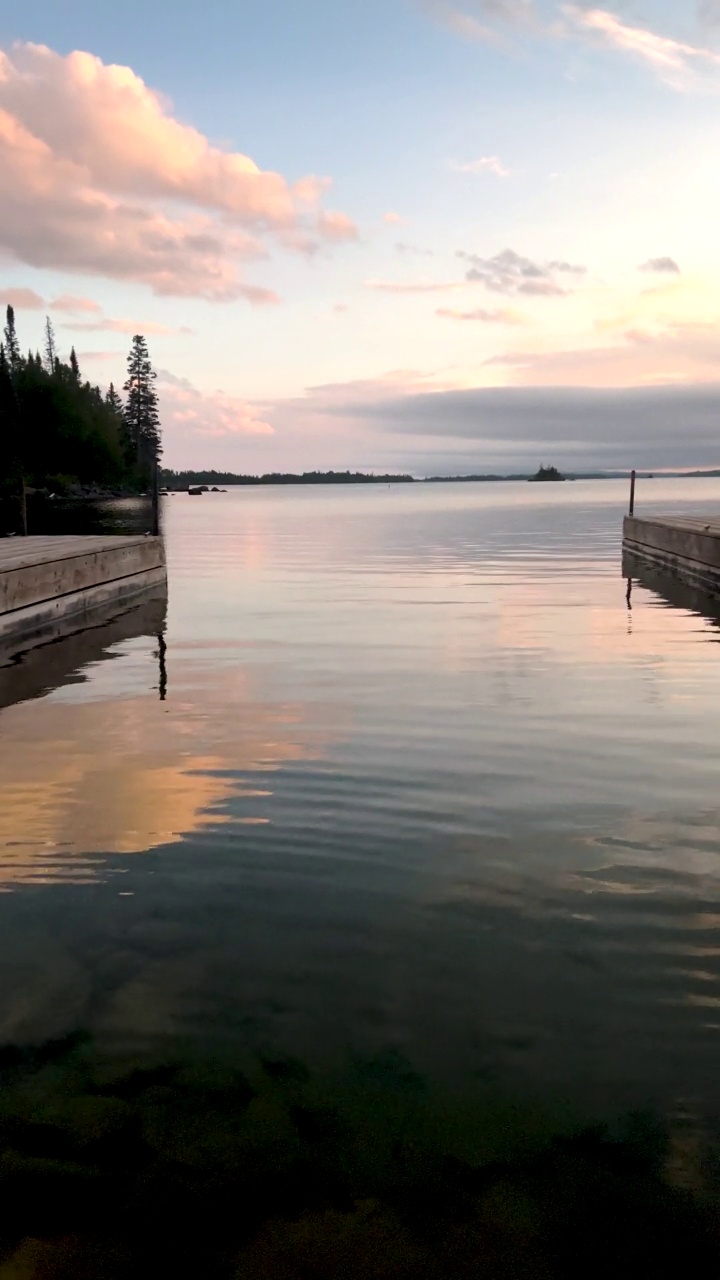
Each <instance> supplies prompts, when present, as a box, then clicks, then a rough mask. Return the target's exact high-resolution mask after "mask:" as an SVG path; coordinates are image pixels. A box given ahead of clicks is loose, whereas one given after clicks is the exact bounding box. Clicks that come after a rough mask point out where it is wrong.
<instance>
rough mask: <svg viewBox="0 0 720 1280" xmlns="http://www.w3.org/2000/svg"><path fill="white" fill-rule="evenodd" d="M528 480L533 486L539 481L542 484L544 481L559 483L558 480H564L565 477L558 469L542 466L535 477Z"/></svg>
mask: <svg viewBox="0 0 720 1280" xmlns="http://www.w3.org/2000/svg"><path fill="white" fill-rule="evenodd" d="M528 478H529V480H530V483H531V484H532V483H535V482H538V481H539V482H540V483H543V482H544V481H547V480H549V481H551V482H552V481H557V480H564V479H565V476H564V475H562V474H561V473H560V472H559V471H558V469H557V467H545V466H542V467H539V468H538V470H537V471H536V472H535V475H534V476H529V477H528Z"/></svg>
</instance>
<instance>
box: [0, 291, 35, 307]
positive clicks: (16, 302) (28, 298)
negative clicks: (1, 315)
mask: <svg viewBox="0 0 720 1280" xmlns="http://www.w3.org/2000/svg"><path fill="white" fill-rule="evenodd" d="M0 303H1V304H2V306H3V307H13V309H14V310H15V311H42V309H43V307H44V306H45V303H44V302H43V300H42V298H41V297H40V294H39V293H36V292H35V290H34V289H0Z"/></svg>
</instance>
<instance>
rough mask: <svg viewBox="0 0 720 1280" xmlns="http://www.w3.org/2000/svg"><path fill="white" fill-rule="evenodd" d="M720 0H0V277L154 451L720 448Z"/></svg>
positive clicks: (9, 295) (462, 463)
mask: <svg viewBox="0 0 720 1280" xmlns="http://www.w3.org/2000/svg"><path fill="white" fill-rule="evenodd" d="M719 109H720V0H608V3H607V4H606V5H594V4H591V3H585V2H581V0H576V2H575V3H565V2H564V0H563V2H561V0H382V3H381V2H380V0H363V3H362V4H357V5H350V4H347V3H345V4H339V3H337V0H234V2H233V3H232V4H230V3H228V0H204V3H203V5H201V6H199V5H197V4H196V3H195V2H194V0H193V3H190V2H189V0H153V3H152V4H148V3H147V0H142V2H141V0H125V3H124V4H123V5H122V6H110V5H99V4H97V0H66V3H65V4H63V5H58V4H57V0H34V3H33V5H32V6H27V7H23V6H18V5H17V3H16V2H15V0H12V2H10V0H0V302H2V303H3V304H5V303H8V302H9V303H12V305H14V307H15V309H16V321H17V325H18V330H19V334H20V338H21V342H22V344H23V346H25V347H32V348H35V347H37V346H40V345H41V341H42V329H43V326H44V323H45V316H46V315H49V316H50V317H51V319H52V321H53V324H54V326H55V330H56V334H57V339H58V345H59V348H60V350H61V351H62V352H64V353H65V354H67V353H69V350H70V347H71V346H72V345H74V346H75V349H76V351H77V353H78V357H79V361H80V366H81V371H82V374H83V376H84V377H86V378H88V379H90V380H91V381H92V382H99V383H100V385H101V386H103V387H106V386H107V385H108V384H109V382H110V381H113V382H114V383H115V384H116V385H120V386H121V385H122V383H123V381H124V377H125V360H126V355H127V351H128V348H129V345H130V340H131V337H132V335H133V334H134V333H138V332H139V333H143V334H145V336H146V338H147V341H148V345H149V348H150V353H151V357H152V360H153V364H154V366H155V368H156V369H157V371H158V390H159V393H160V403H161V413H162V422H163V431H164V460H165V463H166V464H167V465H168V466H171V467H175V468H182V467H195V468H211V467H214V468H218V469H222V470H232V471H238V472H259V471H291V470H309V469H313V468H322V469H327V468H331V467H332V468H339V469H345V468H348V467H349V468H351V469H356V468H357V469H362V470H375V471H386V470H390V471H410V472H412V473H413V474H415V475H428V474H455V473H467V472H476V471H477V472H482V471H523V470H528V469H534V468H535V467H536V466H538V465H539V464H540V463H541V462H544V463H548V464H549V463H553V464H555V465H557V466H559V467H561V468H567V469H573V470H583V469H585V470H595V469H602V468H609V469H614V468H618V467H630V466H637V467H639V468H653V469H656V470H661V469H663V468H683V467H689V468H690V467H697V466H718V465H720V289H719V287H718V286H719V285H720V251H719V248H718V245H719V242H720V237H719V236H718V230H717V228H718V225H720V216H719V215H720V165H719V164H718V151H719V146H718V143H719V141H720V110H719Z"/></svg>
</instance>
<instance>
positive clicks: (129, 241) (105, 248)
mask: <svg viewBox="0 0 720 1280" xmlns="http://www.w3.org/2000/svg"><path fill="white" fill-rule="evenodd" d="M0 166H1V167H2V172H3V200H2V202H0V245H2V246H3V247H4V248H5V249H6V250H9V251H10V252H11V253H12V254H13V255H14V256H15V257H16V258H19V259H20V260H21V261H23V262H27V263H29V264H30V265H32V266H37V267H51V268H56V269H58V268H59V269H67V270H74V271H83V272H88V273H92V274H99V275H104V276H108V277H112V278H115V279H130V280H135V281H140V282H142V283H144V284H147V285H149V286H150V287H151V288H152V289H153V290H154V291H155V292H156V293H159V294H170V295H172V294H174V295H187V296H197V297H205V298H210V299H231V298H238V297H245V298H247V300H248V301H250V302H251V303H256V304H257V303H259V304H262V303H265V302H269V301H272V300H273V297H274V295H272V294H271V292H270V291H268V290H262V289H259V288H257V287H256V286H249V285H246V284H245V283H244V282H243V281H242V280H241V279H240V278H239V276H238V263H239V262H241V261H243V260H248V259H253V258H258V257H263V256H265V254H266V252H267V250H266V247H265V242H266V241H267V239H268V238H270V239H274V241H275V243H278V244H280V245H282V246H284V247H287V248H297V247H301V248H303V249H304V247H305V245H304V244H303V245H300V244H299V243H298V239H299V238H302V237H304V238H305V240H306V241H307V240H310V241H312V242H314V243H316V244H321V243H323V242H325V243H338V242H342V241H347V240H352V239H355V238H356V237H357V229H356V228H355V226H354V224H353V223H352V222H351V220H350V219H349V218H348V217H347V215H345V214H342V213H337V212H329V211H323V210H322V209H321V208H320V200H321V197H322V195H323V192H324V190H325V187H326V185H327V183H326V182H325V181H323V180H317V179H314V178H306V179H303V180H302V181H301V182H298V183H295V184H291V183H289V182H288V180H287V179H286V178H284V177H283V176H282V175H280V174H278V173H273V172H270V171H264V170H261V169H260V168H259V167H258V166H257V165H256V164H255V163H254V161H253V160H251V159H250V158H249V157H248V156H246V155H243V154H242V153H240V152H231V151H227V150H223V149H221V148H219V147H215V146H213V145H212V144H211V143H210V142H209V141H208V139H207V138H205V137H204V136H203V134H201V133H200V132H199V131H198V130H196V129H194V128H192V127H191V126H189V125H186V124H183V123H182V122H181V121H179V120H177V119H176V118H175V117H174V116H173V114H172V111H171V108H170V106H169V105H168V104H167V103H166V102H165V101H164V100H163V99H162V98H161V97H160V95H159V94H158V93H156V92H155V91H154V90H152V89H150V88H149V87H148V86H147V85H146V84H145V83H144V82H143V80H141V79H140V77H139V76H137V75H136V74H135V73H134V72H133V71H132V70H131V69H130V68H129V67H120V66H108V65H106V64H104V63H103V62H102V61H101V60H100V59H99V58H97V57H94V56H93V55H91V54H89V53H83V52H74V53H71V54H69V55H68V56H67V57H62V56H61V55H59V54H57V53H55V52H53V51H52V50H51V49H48V48H46V47H44V46H42V45H34V44H20V45H16V46H14V47H13V49H12V50H11V51H10V52H9V53H7V52H2V51H0Z"/></svg>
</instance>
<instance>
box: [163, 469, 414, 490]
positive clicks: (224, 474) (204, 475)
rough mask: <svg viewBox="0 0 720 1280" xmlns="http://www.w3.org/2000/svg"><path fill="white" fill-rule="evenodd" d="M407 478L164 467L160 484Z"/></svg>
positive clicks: (402, 480) (406, 480)
mask: <svg viewBox="0 0 720 1280" xmlns="http://www.w3.org/2000/svg"><path fill="white" fill-rule="evenodd" d="M414 479H415V477H414V476H407V475H400V476H399V475H379V476H375V475H368V474H366V473H365V472H364V471H303V472H302V474H301V475H296V474H295V473H294V472H292V471H270V472H267V473H266V474H265V475H261V476H253V475H236V474H235V473H234V472H232V471H170V470H168V469H167V468H166V467H163V468H162V469H161V471H160V484H161V485H162V486H163V488H164V489H168V490H184V489H189V488H190V487H191V486H192V487H195V486H200V485H207V486H218V485H221V484H222V485H225V484H228V485H261V484H268V485H269V484H413V482H414Z"/></svg>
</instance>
